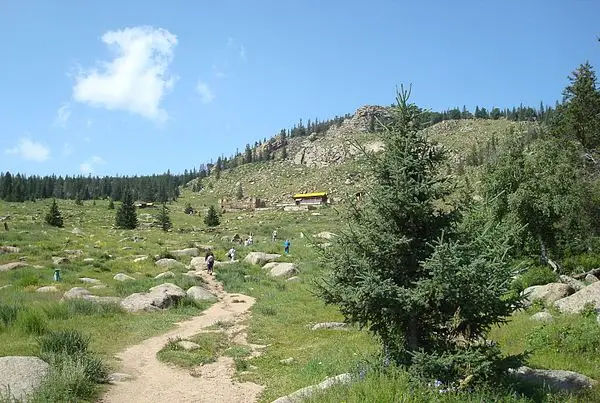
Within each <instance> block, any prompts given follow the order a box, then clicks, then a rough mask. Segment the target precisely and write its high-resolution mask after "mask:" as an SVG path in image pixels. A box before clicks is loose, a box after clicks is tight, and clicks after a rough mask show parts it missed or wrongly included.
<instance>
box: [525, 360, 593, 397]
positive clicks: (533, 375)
mask: <svg viewBox="0 0 600 403" xmlns="http://www.w3.org/2000/svg"><path fill="white" fill-rule="evenodd" d="M513 374H514V375H515V376H516V377H517V378H518V379H519V380H521V381H525V382H530V383H537V384H542V385H544V386H547V387H550V388H551V389H555V390H564V391H575V390H580V389H589V388H591V387H593V386H594V385H595V384H596V383H597V382H596V381H595V380H593V379H591V378H588V377H587V376H585V375H582V374H579V373H577V372H573V371H563V370H556V369H531V368H529V367H524V366H523V367H519V368H518V369H517V370H515V371H513Z"/></svg>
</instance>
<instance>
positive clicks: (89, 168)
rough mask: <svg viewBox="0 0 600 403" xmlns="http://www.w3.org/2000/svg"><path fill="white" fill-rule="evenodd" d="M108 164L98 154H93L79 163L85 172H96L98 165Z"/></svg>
mask: <svg viewBox="0 0 600 403" xmlns="http://www.w3.org/2000/svg"><path fill="white" fill-rule="evenodd" d="M103 164H106V162H105V161H104V160H103V159H102V158H101V157H98V156H93V157H91V158H89V159H88V160H86V161H84V162H82V163H81V165H79V171H81V173H83V174H86V175H87V174H92V173H94V171H95V169H96V166H98V165H103Z"/></svg>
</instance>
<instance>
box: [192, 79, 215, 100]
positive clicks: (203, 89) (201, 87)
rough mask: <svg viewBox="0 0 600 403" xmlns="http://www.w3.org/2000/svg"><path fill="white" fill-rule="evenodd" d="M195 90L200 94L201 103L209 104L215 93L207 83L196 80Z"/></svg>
mask: <svg viewBox="0 0 600 403" xmlns="http://www.w3.org/2000/svg"><path fill="white" fill-rule="evenodd" d="M196 91H197V92H198V95H200V100H201V101H202V103H203V104H209V103H211V102H212V101H213V100H214V99H215V93H214V92H213V91H212V90H211V89H210V87H209V86H208V84H206V83H204V82H202V81H200V80H198V84H196Z"/></svg>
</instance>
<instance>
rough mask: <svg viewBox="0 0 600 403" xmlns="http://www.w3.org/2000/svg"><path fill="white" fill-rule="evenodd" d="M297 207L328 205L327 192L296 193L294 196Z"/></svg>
mask: <svg viewBox="0 0 600 403" xmlns="http://www.w3.org/2000/svg"><path fill="white" fill-rule="evenodd" d="M292 199H294V202H295V203H296V205H297V206H300V205H305V204H309V205H315V204H326V203H327V193H326V192H314V193H296V194H295V195H293V196H292Z"/></svg>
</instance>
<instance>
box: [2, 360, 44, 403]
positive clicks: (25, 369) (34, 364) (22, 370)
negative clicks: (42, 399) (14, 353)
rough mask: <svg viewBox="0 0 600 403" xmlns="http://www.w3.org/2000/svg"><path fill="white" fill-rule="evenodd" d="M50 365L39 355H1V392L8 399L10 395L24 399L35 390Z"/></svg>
mask: <svg viewBox="0 0 600 403" xmlns="http://www.w3.org/2000/svg"><path fill="white" fill-rule="evenodd" d="M49 367H50V366H49V365H48V363H46V362H45V361H43V360H42V359H40V358H38V357H0V392H1V393H2V396H3V397H6V398H7V401H12V400H10V399H8V398H9V396H5V392H7V391H10V397H11V398H13V399H16V400H17V401H24V400H25V399H26V397H27V395H29V394H30V393H32V392H33V391H35V389H37V388H38V387H39V386H40V384H41V383H42V380H43V379H44V377H45V376H46V374H47V373H48V370H49Z"/></svg>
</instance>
